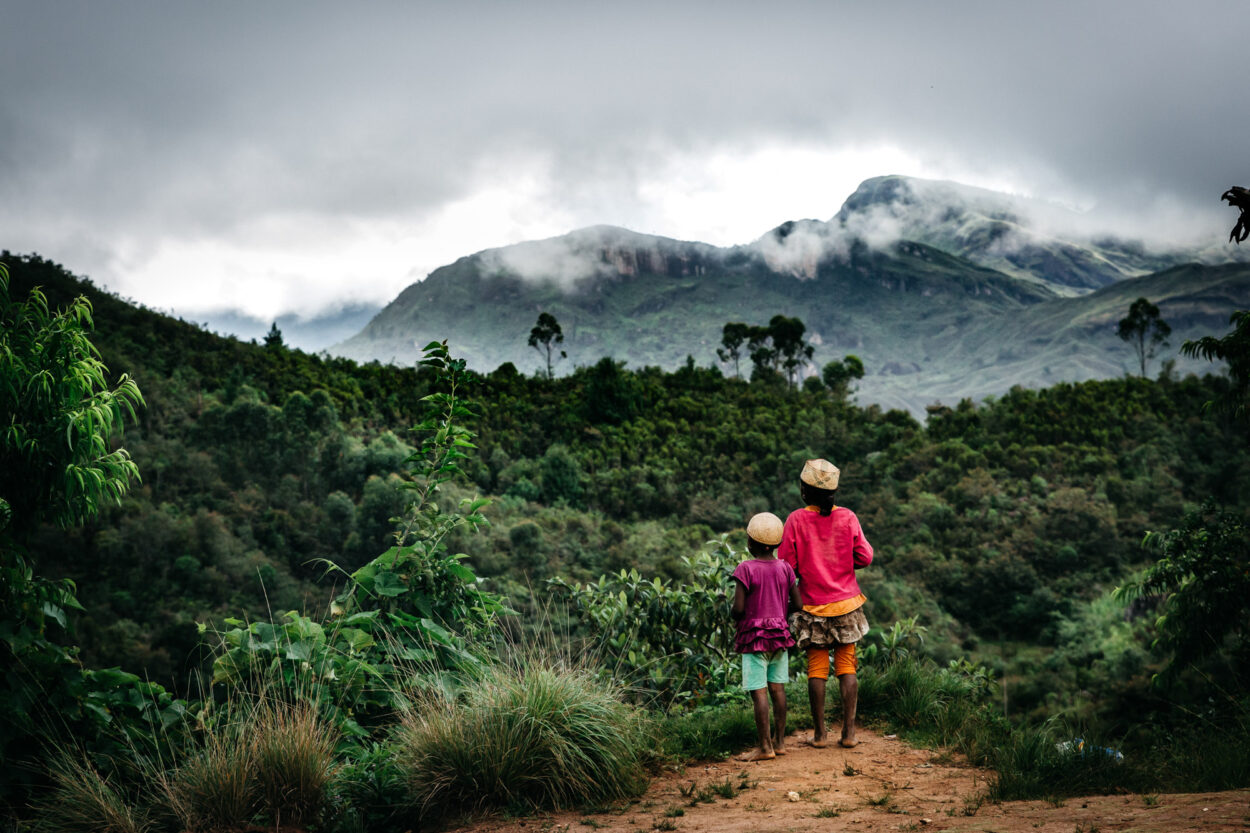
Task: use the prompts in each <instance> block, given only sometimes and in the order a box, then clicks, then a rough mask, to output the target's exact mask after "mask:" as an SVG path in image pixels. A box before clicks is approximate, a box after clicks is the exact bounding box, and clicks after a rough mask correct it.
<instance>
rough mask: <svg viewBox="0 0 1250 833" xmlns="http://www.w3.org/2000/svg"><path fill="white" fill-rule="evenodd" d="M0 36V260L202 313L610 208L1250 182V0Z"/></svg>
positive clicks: (32, 24)
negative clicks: (868, 188) (882, 182)
mask: <svg viewBox="0 0 1250 833" xmlns="http://www.w3.org/2000/svg"><path fill="white" fill-rule="evenodd" d="M0 32H3V34H4V38H3V47H2V48H0V248H8V249H11V250H14V251H17V252H31V251H37V252H39V253H40V254H42V255H44V256H45V257H49V258H52V259H54V260H57V261H59V262H61V263H63V264H64V265H65V266H67V267H68V268H69V269H71V270H72V271H74V272H77V273H80V274H88V275H90V276H91V277H92V278H94V279H95V280H96V282H97V283H102V284H104V285H106V286H108V287H109V288H111V289H113V290H115V291H117V292H119V293H121V294H122V295H123V296H127V297H132V298H134V299H136V300H138V301H141V302H143V303H146V304H148V305H149V306H154V307H157V308H161V309H170V310H175V311H177V312H179V313H180V314H183V315H186V316H189V317H192V318H197V317H201V314H203V313H207V312H210V311H212V310H220V309H226V308H234V309H239V310H243V311H245V312H248V313H250V314H253V315H256V316H259V317H263V318H268V317H273V316H277V315H279V314H283V313H298V314H302V315H314V314H320V313H324V312H326V311H327V310H332V309H334V308H336V307H337V306H340V305H342V304H344V303H346V302H349V301H367V302H377V303H384V302H386V301H389V300H390V299H391V298H393V297H394V296H395V295H396V294H397V293H398V292H399V291H400V290H401V289H402V288H403V287H404V286H406V285H407V284H408V283H410V282H412V281H413V280H416V279H419V278H421V277H423V276H424V275H425V274H426V273H428V272H429V271H430V270H431V269H434V268H436V267H438V266H440V265H443V264H445V263H448V262H450V261H452V260H454V259H455V258H457V257H459V256H461V255H464V254H469V253H472V252H474V251H478V250H480V249H483V248H487V247H491V246H500V245H504V244H508V243H513V242H517V241H520V240H525V239H532V238H540V237H548V236H552V235H556V234H562V233H564V232H566V231H569V230H571V229H574V228H578V227H581V226H586V225H592V224H598V223H607V224H613V225H621V226H626V227H628V228H632V229H635V230H637V231H642V232H648V233H655V234H662V235H666V236H669V237H676V238H682V239H692V240H702V241H705V242H709V243H715V244H720V245H731V244H735V243H746V242H749V241H751V240H753V239H754V238H756V237H758V236H759V235H760V234H762V233H763V232H765V231H766V230H768V229H769V228H772V227H773V226H775V225H777V224H779V223H781V222H782V221H784V220H787V219H795V218H801V217H814V218H818V219H828V218H829V217H831V216H833V215H834V214H835V213H836V212H837V210H838V208H839V207H840V205H841V203H842V201H843V200H844V199H845V198H846V196H847V195H848V194H849V193H850V192H851V191H853V190H854V188H855V186H856V185H857V184H858V183H859V182H860V181H861V180H863V179H866V178H868V177H872V176H878V175H883V174H895V173H896V174H906V175H912V176H921V177H932V178H943V179H953V180H957V181H961V182H965V183H968V184H972V185H980V186H983V187H989V188H995V189H999V190H1005V191H1010V192H1013V193H1018V194H1025V195H1029V196H1033V197H1037V198H1041V199H1045V200H1051V201H1056V202H1060V203H1062V204H1065V205H1069V206H1072V207H1075V208H1078V209H1080V210H1082V211H1090V212H1091V216H1095V217H1098V218H1099V219H1098V222H1105V223H1111V222H1118V223H1121V224H1123V223H1128V224H1130V225H1131V226H1134V227H1137V228H1140V229H1142V230H1143V231H1144V232H1146V233H1149V234H1151V235H1153V236H1155V237H1159V236H1162V235H1165V234H1166V235H1178V236H1179V235H1194V234H1207V235H1209V237H1210V242H1213V243H1214V242H1218V241H1220V240H1222V239H1225V238H1226V236H1227V230H1228V228H1230V227H1231V226H1232V223H1233V221H1234V220H1235V218H1236V215H1235V213H1234V212H1233V211H1232V210H1231V209H1229V208H1228V207H1227V206H1225V205H1224V204H1222V203H1220V202H1219V195H1220V193H1221V192H1222V191H1223V190H1224V189H1225V188H1227V187H1228V186H1230V185H1234V184H1238V185H1250V106H1248V105H1247V102H1248V101H1250V78H1248V77H1247V76H1248V73H1247V70H1246V66H1247V57H1248V56H1250V47H1247V46H1246V42H1247V41H1246V35H1247V33H1248V32H1250V6H1248V5H1247V4H1246V3H1245V2H1244V0H1231V1H1230V2H1219V3H1203V2H1193V0H1190V1H1189V2H1185V3H1180V2H1170V3H1158V2H1102V3H1100V2H1091V1H1090V0H1086V2H1079V3H1062V2H1045V3H1029V4H1025V3H1003V2H986V3H954V2H944V3H933V2H917V3H885V2H882V3H871V4H870V3H854V4H852V3H837V2H830V0H822V2H813V3H778V2H770V3H734V2H727V1H726V0H717V2H701V3H680V2H671V1H670V2H664V3H642V2H636V1H635V2H615V3H610V4H608V3H594V2H585V0H581V2H569V3H555V2H530V3H474V2H463V1H462V2H455V3H452V2H447V3H412V2H410V3H393V4H391V3H346V2H334V3H314V2H308V0H301V1H300V2H259V3H258V2H252V1H251V0H249V2H222V1H221V0H218V1H217V2H195V3H192V2H185V3H171V2H157V0H152V1H151V2H146V3H137V2H114V1H113V0H110V2H98V0H83V2H70V0H57V2H45V1H44V0H31V2H15V1H14V0H0ZM1091 222H1092V221H1091Z"/></svg>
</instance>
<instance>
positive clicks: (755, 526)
mask: <svg viewBox="0 0 1250 833" xmlns="http://www.w3.org/2000/svg"><path fill="white" fill-rule="evenodd" d="M781 531H782V524H781V518H778V517H777V516H776V515H774V514H773V513H772V512H761V513H759V514H758V515H755V516H753V517H752V518H751V522H750V523H748V524H747V535H749V536H751V537H752V538H754V539H755V540H756V541H759V542H760V543H761V544H764V545H765V546H769V547H775V546H777V545H778V544H780V543H781Z"/></svg>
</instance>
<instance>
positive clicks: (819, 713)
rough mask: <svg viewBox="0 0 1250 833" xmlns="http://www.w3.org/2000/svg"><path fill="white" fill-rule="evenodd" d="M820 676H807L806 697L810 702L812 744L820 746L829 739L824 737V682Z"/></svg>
mask: <svg viewBox="0 0 1250 833" xmlns="http://www.w3.org/2000/svg"><path fill="white" fill-rule="evenodd" d="M826 682H827V681H826V680H823V679H821V678H820V677H808V678H807V699H808V700H810V701H811V704H812V726H813V727H814V728H813V729H812V746H817V747H821V746H824V745H825V744H827V743H828V742H829V741H828V740H827V739H826V738H825V683H826Z"/></svg>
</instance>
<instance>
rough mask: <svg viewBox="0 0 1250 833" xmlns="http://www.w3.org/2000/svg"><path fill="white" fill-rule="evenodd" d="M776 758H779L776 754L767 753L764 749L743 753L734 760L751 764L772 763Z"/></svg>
mask: <svg viewBox="0 0 1250 833" xmlns="http://www.w3.org/2000/svg"><path fill="white" fill-rule="evenodd" d="M775 757H777V753H776V752H765V751H764V750H763V749H752V750H751V751H750V752H744V753H742V754H741V755H739V756H738V757H737V758H734V760H735V761H742V762H743V763H746V764H749V763H752V762H754V761H771V760H772V759H773V758H775Z"/></svg>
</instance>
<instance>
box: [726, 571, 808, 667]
mask: <svg viewBox="0 0 1250 833" xmlns="http://www.w3.org/2000/svg"><path fill="white" fill-rule="evenodd" d="M734 578H735V579H736V580H737V581H739V582H741V583H742V588H743V590H745V591H746V611H745V615H743V617H742V618H741V619H739V620H738V635H737V636H736V637H735V638H734V650H735V651H737V652H738V653H740V654H760V653H768V652H770V651H776V650H778V649H779V648H789V647H791V646H792V645H794V637H792V636H791V635H790V626H789V625H788V624H787V623H786V611H787V610H788V609H789V606H790V587H791V586H792V585H793V584H794V582H795V581H796V580H797V579H796V578H795V576H794V569H793V568H792V567H791V566H790V565H789V564H787V563H786V562H784V561H782V560H780V559H774V558H770V559H758V558H748V559H747V560H746V561H743V562H742V563H741V564H739V565H738V568H737V569H736V570H734Z"/></svg>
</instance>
